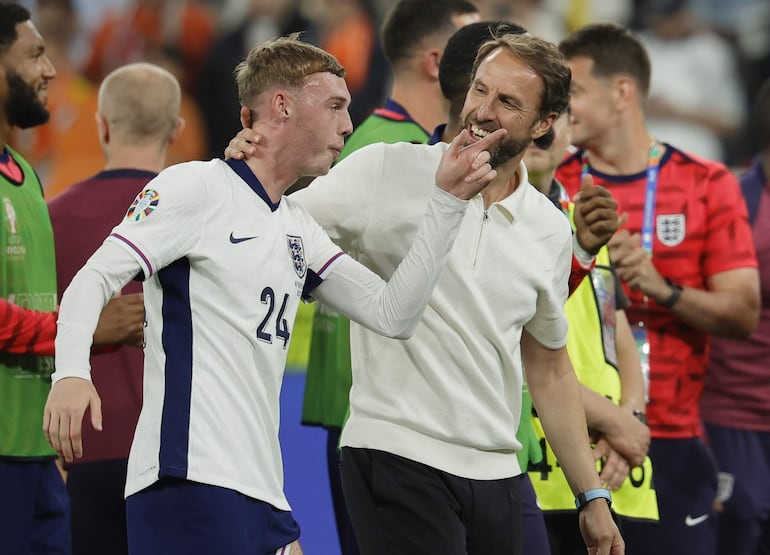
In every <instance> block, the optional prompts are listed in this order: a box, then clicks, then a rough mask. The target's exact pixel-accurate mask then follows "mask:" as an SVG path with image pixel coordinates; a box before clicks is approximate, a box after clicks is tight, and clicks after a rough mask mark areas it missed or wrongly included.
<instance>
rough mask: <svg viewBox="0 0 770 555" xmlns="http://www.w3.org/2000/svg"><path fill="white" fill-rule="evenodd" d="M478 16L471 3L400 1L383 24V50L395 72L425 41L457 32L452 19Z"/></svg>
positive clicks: (465, 1)
mask: <svg viewBox="0 0 770 555" xmlns="http://www.w3.org/2000/svg"><path fill="white" fill-rule="evenodd" d="M469 13H478V9H477V8H476V6H474V5H473V4H472V3H471V2H469V1H468V0H399V1H398V2H396V4H395V5H394V6H393V7H392V8H391V9H390V11H389V12H388V13H387V14H386V15H385V20H384V21H383V23H382V30H381V34H382V48H383V50H384V52H385V57H386V58H387V59H388V62H390V65H391V67H392V68H396V67H398V66H399V65H400V64H402V63H403V62H404V61H405V60H408V59H409V58H410V57H411V56H412V55H414V53H415V50H417V49H418V48H419V47H420V45H421V44H422V43H423V41H424V40H425V38H426V37H430V36H437V35H441V34H446V36H449V35H451V34H452V32H453V31H454V30H455V28H454V24H453V23H452V18H453V17H454V16H458V15H464V14H469Z"/></svg>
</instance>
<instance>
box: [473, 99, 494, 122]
mask: <svg viewBox="0 0 770 555" xmlns="http://www.w3.org/2000/svg"><path fill="white" fill-rule="evenodd" d="M492 113H493V111H492V100H491V99H490V98H485V99H484V100H483V101H482V102H481V103H480V104H479V106H478V108H476V119H478V120H479V121H484V120H489V119H493V116H492Z"/></svg>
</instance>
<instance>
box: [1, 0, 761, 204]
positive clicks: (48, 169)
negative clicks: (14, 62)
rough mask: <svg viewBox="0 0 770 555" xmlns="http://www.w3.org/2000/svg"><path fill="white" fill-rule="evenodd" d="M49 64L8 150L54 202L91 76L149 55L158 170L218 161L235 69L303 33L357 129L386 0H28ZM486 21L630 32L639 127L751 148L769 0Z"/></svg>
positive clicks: (490, 1) (718, 151) (91, 137)
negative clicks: (160, 135)
mask: <svg viewBox="0 0 770 555" xmlns="http://www.w3.org/2000/svg"><path fill="white" fill-rule="evenodd" d="M21 3H22V4H26V6H27V7H28V8H29V9H30V11H32V13H33V19H34V21H36V23H37V26H38V28H39V30H40V32H41V34H42V35H43V36H44V37H45V38H46V42H47V48H48V52H49V53H50V54H49V55H50V57H51V60H52V61H53V63H54V65H55V67H56V68H57V73H58V74H57V78H56V79H54V80H53V81H52V82H51V84H50V100H49V107H50V109H51V113H52V117H51V123H50V124H49V125H45V126H40V127H35V128H32V129H28V130H24V131H17V134H16V135H15V137H14V138H13V140H12V145H13V146H15V147H16V148H17V149H18V150H19V151H20V152H21V153H22V154H23V155H24V156H25V157H26V158H27V159H28V160H29V161H30V162H31V163H32V165H33V166H34V167H35V168H36V169H37V170H38V172H39V174H40V176H41V181H42V183H43V184H44V187H45V189H46V197H47V198H52V197H53V196H56V195H57V194H58V193H60V192H61V191H62V190H63V189H64V188H65V187H67V186H68V185H69V184H71V183H75V182H77V181H79V180H81V179H84V178H86V177H88V176H90V175H92V174H93V173H95V172H96V171H98V170H99V168H100V166H101V160H102V156H101V152H100V148H99V144H98V140H97V136H96V133H95V132H94V125H93V114H94V112H95V111H96V96H97V90H98V86H99V83H100V82H101V80H102V78H103V77H104V76H105V75H107V74H108V73H109V72H110V71H112V70H113V69H115V68H116V67H119V66H121V65H123V64H126V63H128V62H134V61H140V60H144V61H150V62H153V63H155V64H158V65H161V66H163V67H165V68H167V69H169V70H170V71H171V72H172V73H174V74H175V75H176V76H177V77H178V78H179V80H180V82H182V83H183V86H184V95H183V101H182V108H181V112H182V117H183V118H184V119H185V121H186V127H185V132H184V133H183V135H182V139H181V140H180V141H178V142H176V143H175V144H173V145H172V146H171V149H170V151H169V157H168V162H169V164H173V163H177V162H182V161H186V160H195V159H209V158H212V157H217V156H221V154H222V152H223V150H224V148H225V146H226V145H227V142H228V141H229V139H230V138H231V137H232V136H233V135H234V134H235V133H236V132H237V130H238V129H239V128H240V122H239V119H238V109H239V106H238V103H237V94H236V86H235V80H234V79H233V76H232V72H233V68H234V67H235V65H236V64H237V63H238V62H239V61H240V60H241V59H242V58H243V57H244V55H245V54H246V52H248V50H249V49H250V48H251V47H252V46H253V45H254V44H257V43H259V42H261V41H264V40H267V39H269V38H272V37H275V36H278V35H285V34H288V33H291V32H295V31H301V32H302V37H303V40H305V41H308V42H310V43H313V44H316V45H319V46H321V47H323V48H324V49H326V50H327V51H329V52H331V53H332V54H334V55H335V56H336V57H337V58H338V59H339V60H340V62H341V63H342V65H343V66H344V67H345V68H346V70H347V76H346V80H347V83H348V87H349V89H350V91H351V94H352V97H353V105H352V106H351V116H352V119H353V123H354V125H357V124H358V123H360V122H361V121H362V120H363V119H364V118H365V117H366V116H367V115H368V114H369V113H370V112H371V111H372V110H373V109H374V108H376V107H378V106H380V105H382V103H383V102H384V100H385V98H386V96H387V92H388V90H389V87H390V83H391V77H390V70H389V68H388V64H387V62H386V61H385V58H384V56H383V54H382V50H381V48H380V45H379V42H380V41H379V36H378V34H379V33H378V29H379V26H380V24H381V21H382V18H383V16H384V14H385V12H386V11H387V9H388V8H389V7H390V6H391V5H392V4H393V0H27V1H23V2H21ZM474 4H476V5H477V6H478V8H479V10H480V12H481V14H482V17H483V18H484V19H500V20H503V19H504V20H510V21H514V22H517V23H519V24H521V25H522V26H523V27H525V28H527V29H529V30H530V32H532V33H533V34H536V35H540V36H542V37H543V38H546V39H548V40H551V41H557V42H558V41H559V40H560V39H561V38H563V37H564V36H565V34H566V33H567V32H569V31H571V30H573V29H576V28H579V27H581V26H582V25H584V24H586V23H589V22H593V21H615V22H618V23H621V24H624V25H627V26H629V27H631V28H633V29H635V30H636V31H638V32H639V33H640V36H641V38H642V39H643V40H644V42H645V45H646V47H647V49H648V51H649V54H650V57H651V61H652V66H653V68H654V70H653V74H652V83H651V91H650V97H649V105H648V107H647V114H646V115H647V118H648V124H649V127H650V129H651V131H652V132H653V134H654V135H656V136H657V137H658V138H659V139H660V140H663V141H670V142H672V143H674V144H677V145H679V146H680V147H681V148H684V149H686V150H689V151H691V152H694V153H696V154H699V155H702V156H705V157H708V158H712V159H715V160H720V161H723V162H725V163H727V164H728V165H729V166H731V167H734V168H740V167H744V166H746V165H747V164H748V162H749V159H750V156H751V153H752V152H755V151H756V145H755V144H754V141H753V133H752V130H751V122H749V121H747V117H746V114H747V111H748V109H747V108H748V106H749V103H750V99H751V98H753V97H754V95H755V94H756V92H757V90H758V87H759V85H760V84H761V83H762V82H763V80H764V79H765V78H766V77H768V76H770V2H767V1H766V0H729V1H728V0H617V1H614V2H600V1H598V0H475V1H474Z"/></svg>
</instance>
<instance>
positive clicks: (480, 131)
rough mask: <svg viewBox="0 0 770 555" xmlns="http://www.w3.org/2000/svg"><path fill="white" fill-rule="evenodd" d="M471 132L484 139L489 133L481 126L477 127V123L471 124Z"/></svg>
mask: <svg viewBox="0 0 770 555" xmlns="http://www.w3.org/2000/svg"><path fill="white" fill-rule="evenodd" d="M471 133H473V134H474V135H475V136H476V137H478V138H479V139H483V138H484V137H486V136H487V135H489V131H484V130H483V129H481V128H480V127H476V126H475V125H471Z"/></svg>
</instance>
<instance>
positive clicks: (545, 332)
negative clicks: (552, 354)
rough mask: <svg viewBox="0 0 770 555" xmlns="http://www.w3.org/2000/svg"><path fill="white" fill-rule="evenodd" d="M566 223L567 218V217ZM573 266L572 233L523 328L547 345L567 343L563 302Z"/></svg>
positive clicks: (554, 346)
mask: <svg viewBox="0 0 770 555" xmlns="http://www.w3.org/2000/svg"><path fill="white" fill-rule="evenodd" d="M565 223H566V219H565ZM571 268H572V234H571V233H568V234H565V241H564V243H563V245H562V248H561V251H560V252H559V254H558V257H557V259H556V264H555V266H554V272H553V280H552V282H551V283H550V284H548V286H546V287H543V288H542V289H541V290H540V291H538V295H537V307H536V312H535V315H534V316H533V317H532V319H531V320H530V321H529V322H527V324H526V325H525V326H524V328H525V329H526V330H527V331H528V332H529V333H530V334H531V335H532V336H533V337H534V338H535V339H537V341H538V342H539V343H540V344H541V345H543V346H544V347H546V348H548V349H559V348H561V347H564V346H565V345H566V344H567V317H566V316H565V314H564V303H565V302H566V301H567V296H568V294H569V276H570V271H571Z"/></svg>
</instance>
